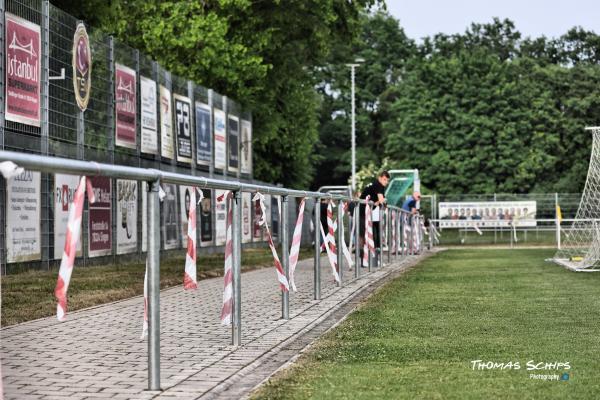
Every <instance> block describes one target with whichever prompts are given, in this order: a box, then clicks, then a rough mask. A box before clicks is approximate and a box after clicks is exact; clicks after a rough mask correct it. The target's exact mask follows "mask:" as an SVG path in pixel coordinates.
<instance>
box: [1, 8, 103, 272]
mask: <svg viewBox="0 0 600 400" xmlns="http://www.w3.org/2000/svg"><path fill="white" fill-rule="evenodd" d="M41 31H42V32H41V34H42V49H41V50H42V57H41V66H42V71H41V72H42V73H41V77H40V78H41V102H42V104H41V117H42V119H41V126H40V140H41V149H40V152H41V154H42V155H45V156H46V155H48V144H49V133H50V132H49V127H50V124H49V120H50V109H49V106H50V101H49V99H50V79H49V77H50V2H49V1H47V0H44V1H42V30H41ZM5 40H8V38H5ZM40 177H41V182H40V185H41V187H40V190H41V193H42V201H41V204H40V206H41V210H40V211H41V215H40V216H41V221H40V231H41V243H40V245H41V246H40V249H41V253H42V254H41V262H42V265H45V266H46V269H47V270H49V269H50V223H51V222H52V221H51V220H50V218H52V217H53V215H54V214H53V213H52V212H51V211H50V199H51V198H52V189H51V188H50V174H49V173H46V172H42V173H41V174H40ZM113 232H114V231H113Z"/></svg>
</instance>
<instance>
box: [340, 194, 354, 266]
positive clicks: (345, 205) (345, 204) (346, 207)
mask: <svg viewBox="0 0 600 400" xmlns="http://www.w3.org/2000/svg"><path fill="white" fill-rule="evenodd" d="M342 208H343V210H344V214H348V215H350V214H349V210H350V206H349V205H348V202H345V201H344V202H342ZM336 222H337V221H336ZM336 225H337V224H336ZM341 226H342V228H343V226H344V225H343V223H342V224H341ZM353 234H354V225H352V231H351V232H350V243H352V235H353ZM341 245H342V254H344V258H345V259H346V262H347V263H348V269H352V267H353V266H354V261H353V260H352V255H351V254H350V250H349V249H348V246H346V239H344V235H343V234H342V243H341Z"/></svg>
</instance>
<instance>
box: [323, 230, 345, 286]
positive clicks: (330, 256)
mask: <svg viewBox="0 0 600 400" xmlns="http://www.w3.org/2000/svg"><path fill="white" fill-rule="evenodd" d="M319 229H320V230H321V237H322V238H323V243H324V244H325V245H326V246H325V251H327V258H328V259H329V265H331V271H332V273H333V278H334V279H335V281H336V282H339V281H340V275H339V274H338V271H337V270H336V268H335V265H336V262H337V260H336V256H335V254H333V253H332V252H331V248H330V247H329V246H327V244H328V241H329V239H328V236H327V235H325V231H324V230H323V224H321V223H320V222H319Z"/></svg>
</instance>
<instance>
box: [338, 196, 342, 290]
mask: <svg viewBox="0 0 600 400" xmlns="http://www.w3.org/2000/svg"><path fill="white" fill-rule="evenodd" d="M337 229H338V230H337V265H338V275H339V277H340V281H339V282H338V286H339V287H342V274H343V269H344V250H343V249H344V248H343V247H342V240H344V202H343V201H342V200H340V201H339V202H338V210H337Z"/></svg>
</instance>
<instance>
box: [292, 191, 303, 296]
mask: <svg viewBox="0 0 600 400" xmlns="http://www.w3.org/2000/svg"><path fill="white" fill-rule="evenodd" d="M305 203H306V199H302V201H301V202H300V208H299V210H298V218H296V226H295V227H294V236H293V237H292V248H291V249H290V285H291V286H292V290H293V291H294V292H295V291H297V289H296V283H295V282H294V272H295V271H296V265H297V264H298V256H299V255H300V242H301V241H302V222H303V221H304V204H305Z"/></svg>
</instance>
